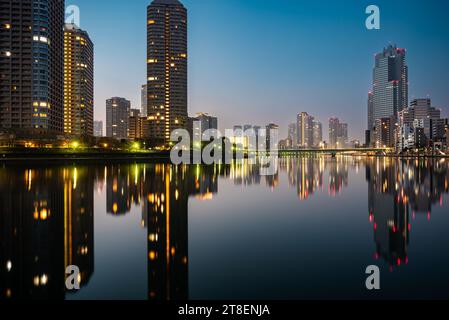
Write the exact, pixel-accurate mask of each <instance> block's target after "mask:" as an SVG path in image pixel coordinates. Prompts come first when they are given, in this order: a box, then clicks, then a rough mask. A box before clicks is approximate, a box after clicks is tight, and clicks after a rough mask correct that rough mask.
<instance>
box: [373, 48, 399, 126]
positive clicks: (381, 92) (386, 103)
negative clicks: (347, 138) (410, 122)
mask: <svg viewBox="0 0 449 320" xmlns="http://www.w3.org/2000/svg"><path fill="white" fill-rule="evenodd" d="M370 99H372V101H371V102H369V104H371V108H372V111H371V113H369V117H370V119H369V125H371V126H373V125H374V124H375V121H376V120H378V119H382V118H390V117H391V116H393V117H395V118H396V117H397V113H398V112H399V111H401V110H403V109H405V108H407V106H408V67H407V63H406V51H405V49H399V48H397V47H396V46H393V45H389V46H388V47H387V48H385V49H384V50H383V52H381V53H378V54H377V55H376V57H375V65H374V70H373V91H372V97H370ZM368 129H370V130H371V129H372V128H368Z"/></svg>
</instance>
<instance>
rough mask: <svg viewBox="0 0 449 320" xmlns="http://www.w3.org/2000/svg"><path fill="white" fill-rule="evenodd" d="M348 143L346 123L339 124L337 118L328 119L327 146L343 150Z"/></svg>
mask: <svg viewBox="0 0 449 320" xmlns="http://www.w3.org/2000/svg"><path fill="white" fill-rule="evenodd" d="M348 141H349V138H348V125H347V124H346V123H341V122H340V119H338V118H330V119H329V146H330V147H332V148H344V147H345V146H346V145H347V143H348Z"/></svg>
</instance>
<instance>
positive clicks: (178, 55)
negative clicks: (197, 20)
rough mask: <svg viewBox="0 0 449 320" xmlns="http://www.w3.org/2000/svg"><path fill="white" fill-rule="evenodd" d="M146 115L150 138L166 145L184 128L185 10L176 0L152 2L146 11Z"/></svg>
mask: <svg viewBox="0 0 449 320" xmlns="http://www.w3.org/2000/svg"><path fill="white" fill-rule="evenodd" d="M147 81H148V82H147V90H148V91H147V95H148V96H147V98H148V104H147V108H148V110H147V112H148V116H149V119H150V120H151V121H153V122H154V124H153V126H152V127H153V129H152V133H151V134H152V136H151V137H150V138H153V139H157V140H160V141H161V142H163V143H168V142H169V140H170V134H171V132H172V131H173V130H175V129H178V128H186V126H187V117H188V113H187V10H186V9H185V7H184V6H183V5H182V4H181V3H180V2H179V1H178V0H154V1H153V2H152V3H151V4H150V5H149V6H148V9H147Z"/></svg>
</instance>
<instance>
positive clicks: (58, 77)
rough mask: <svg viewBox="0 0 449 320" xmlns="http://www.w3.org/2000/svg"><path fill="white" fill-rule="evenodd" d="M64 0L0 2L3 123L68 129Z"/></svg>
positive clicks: (0, 107)
mask: <svg viewBox="0 0 449 320" xmlns="http://www.w3.org/2000/svg"><path fill="white" fill-rule="evenodd" d="M63 28H64V0H20V1H2V2H1V5H0V78H1V85H0V128H1V129H7V130H12V131H15V132H17V131H25V132H30V131H33V132H35V131H38V132H43V133H45V132H55V133H62V132H63V131H64V107H63V99H64V97H63V95H64V90H63V83H64V69H63V63H64V60H63V59H64V31H63Z"/></svg>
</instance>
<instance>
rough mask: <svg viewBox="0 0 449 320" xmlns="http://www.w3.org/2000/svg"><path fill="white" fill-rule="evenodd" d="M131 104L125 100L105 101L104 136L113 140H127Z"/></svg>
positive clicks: (112, 99) (113, 99) (116, 98)
mask: <svg viewBox="0 0 449 320" xmlns="http://www.w3.org/2000/svg"><path fill="white" fill-rule="evenodd" d="M130 109H131V102H130V101H128V100H126V99H125V98H118V97H115V98H111V99H108V100H106V136H107V137H109V138H115V139H128V130H129V114H130Z"/></svg>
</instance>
